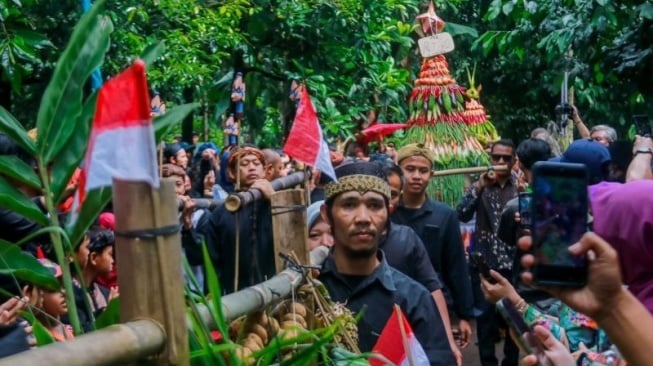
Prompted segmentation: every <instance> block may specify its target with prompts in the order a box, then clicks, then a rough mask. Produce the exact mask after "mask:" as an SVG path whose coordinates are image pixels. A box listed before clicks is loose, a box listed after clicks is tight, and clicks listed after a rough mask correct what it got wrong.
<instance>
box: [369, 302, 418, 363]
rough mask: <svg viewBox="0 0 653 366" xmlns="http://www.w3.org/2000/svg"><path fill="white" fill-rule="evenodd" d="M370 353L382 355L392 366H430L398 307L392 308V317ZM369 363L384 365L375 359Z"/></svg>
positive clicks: (371, 359)
mask: <svg viewBox="0 0 653 366" xmlns="http://www.w3.org/2000/svg"><path fill="white" fill-rule="evenodd" d="M372 352H374V353H379V354H382V355H383V356H384V357H385V358H387V359H388V360H389V361H390V362H392V364H393V365H402V366H408V365H414V366H421V365H430V362H429V359H428V357H427V356H426V352H424V348H423V347H422V345H421V344H420V343H419V341H418V340H417V338H416V337H415V333H413V329H412V328H411V327H410V324H409V323H408V320H406V316H405V315H404V312H403V311H401V308H400V307H399V306H398V305H395V306H394V310H393V311H392V315H391V316H390V319H388V321H387V322H386V323H385V327H384V328H383V331H381V335H380V336H379V339H378V340H377V341H376V344H375V345H374V348H373V349H372ZM369 361H370V365H372V366H382V365H386V363H384V362H382V361H380V360H377V359H375V358H370V360H369Z"/></svg>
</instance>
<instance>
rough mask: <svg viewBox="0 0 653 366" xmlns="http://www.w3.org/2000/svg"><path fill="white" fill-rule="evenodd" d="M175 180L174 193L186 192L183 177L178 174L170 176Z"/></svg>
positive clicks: (179, 194)
mask: <svg viewBox="0 0 653 366" xmlns="http://www.w3.org/2000/svg"><path fill="white" fill-rule="evenodd" d="M171 178H172V179H174V180H175V193H176V194H177V196H183V195H185V194H186V182H185V181H184V178H183V177H181V176H179V175H173V176H172V177H171Z"/></svg>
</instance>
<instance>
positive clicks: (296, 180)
mask: <svg viewBox="0 0 653 366" xmlns="http://www.w3.org/2000/svg"><path fill="white" fill-rule="evenodd" d="M304 174H306V173H305V172H296V173H292V174H290V175H289V176H287V177H281V178H277V179H275V180H273V181H272V182H270V184H271V185H272V188H273V189H274V190H275V191H280V190H282V189H287V188H290V187H293V186H296V185H299V184H302V182H303V181H304ZM262 197H263V195H262V194H261V191H259V190H258V189H250V190H248V191H243V192H236V193H232V194H230V195H229V197H227V199H226V200H225V202H224V206H225V207H226V208H227V210H228V211H229V212H236V211H239V210H240V208H241V207H243V206H245V205H248V204H250V203H252V202H254V201H257V200H260V199H261V198H262Z"/></svg>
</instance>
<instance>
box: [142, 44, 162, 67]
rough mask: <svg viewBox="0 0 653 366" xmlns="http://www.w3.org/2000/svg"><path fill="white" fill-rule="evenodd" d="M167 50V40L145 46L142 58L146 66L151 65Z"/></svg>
mask: <svg viewBox="0 0 653 366" xmlns="http://www.w3.org/2000/svg"><path fill="white" fill-rule="evenodd" d="M165 51H166V45H165V41H161V42H157V43H153V44H151V45H149V46H147V47H146V48H145V51H143V54H142V55H141V57H140V59H141V60H143V62H145V66H146V67H148V68H149V67H150V66H151V65H152V64H153V63H154V61H156V60H157V59H158V58H159V57H161V55H163V53H164V52H165Z"/></svg>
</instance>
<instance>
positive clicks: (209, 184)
mask: <svg viewBox="0 0 653 366" xmlns="http://www.w3.org/2000/svg"><path fill="white" fill-rule="evenodd" d="M214 185H215V172H214V171H213V169H211V170H209V172H208V173H206V175H205V176H204V189H212V188H213V186H214Z"/></svg>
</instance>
